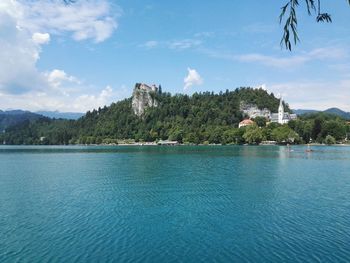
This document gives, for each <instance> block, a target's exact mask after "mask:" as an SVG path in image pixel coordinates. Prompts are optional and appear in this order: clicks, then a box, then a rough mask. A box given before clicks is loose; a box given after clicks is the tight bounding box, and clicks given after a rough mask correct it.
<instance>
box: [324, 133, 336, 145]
mask: <svg viewBox="0 0 350 263" xmlns="http://www.w3.org/2000/svg"><path fill="white" fill-rule="evenodd" d="M324 143H325V144H328V145H331V144H335V143H336V141H335V138H334V137H333V136H332V135H327V136H326V138H325V140H324Z"/></svg>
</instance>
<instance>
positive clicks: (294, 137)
mask: <svg viewBox="0 0 350 263" xmlns="http://www.w3.org/2000/svg"><path fill="white" fill-rule="evenodd" d="M272 137H273V139H274V140H275V141H277V142H278V143H298V142H299V141H300V137H299V135H298V134H297V133H296V132H295V131H293V130H292V129H291V128H289V127H288V125H283V126H280V127H278V128H276V129H274V130H273V131H272Z"/></svg>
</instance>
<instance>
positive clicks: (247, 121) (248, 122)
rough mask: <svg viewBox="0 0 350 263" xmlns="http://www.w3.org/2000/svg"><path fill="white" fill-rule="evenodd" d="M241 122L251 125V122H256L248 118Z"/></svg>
mask: <svg viewBox="0 0 350 263" xmlns="http://www.w3.org/2000/svg"><path fill="white" fill-rule="evenodd" d="M239 124H247V125H251V124H254V122H253V121H252V120H249V119H246V120H243V121H241V122H240V123H239Z"/></svg>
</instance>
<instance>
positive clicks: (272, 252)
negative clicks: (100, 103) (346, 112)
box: [0, 146, 350, 262]
mask: <svg viewBox="0 0 350 263" xmlns="http://www.w3.org/2000/svg"><path fill="white" fill-rule="evenodd" d="M292 150H293V151H291V152H289V151H287V148H286V147H276V146H266V147H265V146H262V147H249V146H237V147H236V146H221V147H220V146H218V147H214V146H213V147H211V146H197V147H192V146H183V147H182V146H179V147H154V146H150V147H145V146H144V147H29V146H27V147H9V146H1V147H0V262H178V261H180V262H213V261H214V262H350V147H314V150H315V151H314V152H312V153H305V147H302V146H298V147H293V148H292Z"/></svg>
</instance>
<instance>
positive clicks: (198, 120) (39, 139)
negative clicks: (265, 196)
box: [0, 88, 349, 145]
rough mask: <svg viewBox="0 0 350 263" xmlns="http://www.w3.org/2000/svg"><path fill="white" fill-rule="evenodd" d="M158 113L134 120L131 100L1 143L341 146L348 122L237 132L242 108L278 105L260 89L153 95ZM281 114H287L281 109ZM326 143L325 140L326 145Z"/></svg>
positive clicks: (10, 133)
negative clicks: (286, 144) (311, 143)
mask: <svg viewBox="0 0 350 263" xmlns="http://www.w3.org/2000/svg"><path fill="white" fill-rule="evenodd" d="M153 95H154V96H155V98H156V100H157V101H158V103H159V106H158V107H154V108H148V109H147V110H146V112H145V114H144V115H143V116H142V117H138V116H136V115H135V114H134V112H133V110H132V107H131V98H129V99H125V100H123V101H120V102H117V103H112V104H111V105H110V106H109V107H106V106H105V107H103V108H99V109H97V110H93V111H89V112H87V113H86V115H85V116H84V117H82V118H80V119H78V120H76V121H74V120H54V119H49V118H44V117H43V118H40V119H37V120H34V121H33V120H28V121H26V122H24V123H21V124H19V125H15V126H12V127H9V128H7V129H6V131H5V132H4V133H2V134H1V135H0V141H4V142H5V143H6V144H49V145H63V144H111V143H118V142H119V143H120V142H126V141H129V142H154V141H157V140H176V141H179V142H181V143H191V144H200V143H204V144H207V143H210V144H214V143H215V144H242V143H249V144H258V143H260V142H261V141H267V140H270V141H277V142H278V143H303V142H310V140H311V141H313V142H320V143H323V142H327V143H335V142H336V141H339V142H340V141H343V140H345V138H346V136H347V133H348V132H349V125H347V122H346V121H345V120H343V119H341V118H339V117H335V116H334V115H331V114H324V113H316V114H310V115H305V116H304V117H302V118H299V119H298V120H295V121H291V122H289V123H288V125H279V124H276V123H271V124H268V125H267V124H266V121H267V120H265V119H264V118H256V120H255V122H256V125H253V126H249V127H244V128H238V124H239V122H240V121H241V120H242V119H244V118H245V116H243V114H242V112H241V111H240V102H241V101H244V102H246V103H252V104H256V105H257V106H258V107H259V108H268V109H269V110H271V111H272V112H277V109H278V105H279V100H278V99H277V98H276V97H275V96H274V94H269V93H267V92H266V91H265V90H263V89H252V88H239V89H236V90H234V91H228V90H226V92H220V93H219V94H215V93H213V92H204V93H195V94H193V95H192V96H188V95H183V94H176V95H173V96H172V95H171V94H169V93H158V94H153ZM285 110H286V111H290V109H289V106H288V105H287V104H286V105H285ZM326 139H327V140H326Z"/></svg>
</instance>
